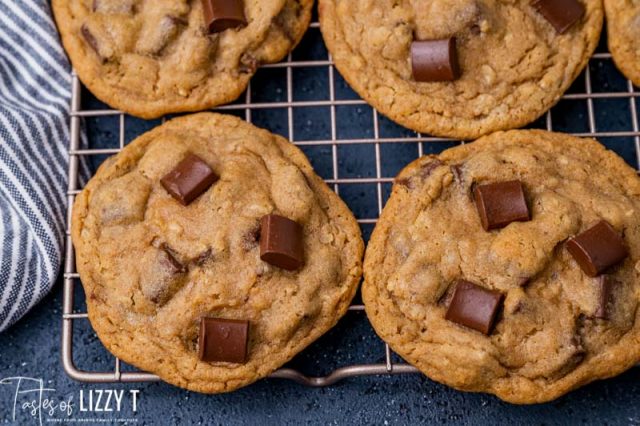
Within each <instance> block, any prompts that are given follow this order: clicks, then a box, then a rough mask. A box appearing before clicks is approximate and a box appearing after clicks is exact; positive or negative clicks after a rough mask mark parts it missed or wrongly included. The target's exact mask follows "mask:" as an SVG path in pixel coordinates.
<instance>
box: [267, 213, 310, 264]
mask: <svg viewBox="0 0 640 426" xmlns="http://www.w3.org/2000/svg"><path fill="white" fill-rule="evenodd" d="M260 259H262V260H263V261H265V262H267V263H270V264H272V265H273V266H277V267H278V268H282V269H286V270H289V271H293V270H295V269H298V268H300V267H301V266H302V264H303V262H304V245H303V241H302V226H300V225H299V224H298V223H297V222H294V221H293V220H291V219H288V218H286V217H284V216H278V215H276V214H270V215H266V216H263V217H262V220H261V221H260Z"/></svg>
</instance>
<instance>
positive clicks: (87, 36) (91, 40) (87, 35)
mask: <svg viewBox="0 0 640 426" xmlns="http://www.w3.org/2000/svg"><path fill="white" fill-rule="evenodd" d="M80 32H81V33H82V37H83V38H84V40H85V41H86V42H87V43H88V44H89V46H91V48H92V49H93V51H94V52H96V53H97V54H98V56H100V49H99V46H98V40H96V38H95V37H94V35H93V34H92V33H91V31H90V30H89V27H87V26H86V25H83V26H82V27H81V28H80Z"/></svg>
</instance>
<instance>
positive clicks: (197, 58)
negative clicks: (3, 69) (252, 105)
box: [52, 0, 313, 118]
mask: <svg viewBox="0 0 640 426" xmlns="http://www.w3.org/2000/svg"><path fill="white" fill-rule="evenodd" d="M52 5H53V12H54V15H55V18H56V22H57V25H58V29H59V31H60V34H61V35H62V42H63V44H64V47H65V49H66V51H67V53H68V54H69V57H70V59H71V62H72V64H73V67H74V68H75V70H76V71H77V73H78V76H79V77H80V79H81V80H82V82H83V83H84V84H85V85H86V86H87V87H88V88H89V90H91V92H93V94H94V95H96V96H97V97H98V98H99V99H100V100H102V101H104V102H106V103H107V104H109V105H110V106H111V107H113V108H116V109H121V110H123V111H126V112H128V113H130V114H132V115H135V116H139V117H142V118H155V117H159V116H161V115H163V114H167V113H172V112H182V111H199V110H203V109H207V108H212V107H214V106H216V105H220V104H224V103H227V102H231V101H233V100H234V99H236V98H237V97H238V96H239V95H240V94H241V93H242V92H243V91H244V89H245V88H246V86H247V84H248V82H249V79H250V78H251V76H253V74H254V73H255V72H256V69H257V67H259V66H260V64H265V63H273V62H277V61H279V60H281V59H282V58H283V57H284V56H286V55H287V54H288V53H289V52H290V51H291V50H292V49H293V48H294V47H295V45H296V44H297V43H298V41H300V39H301V38H302V35H303V34H304V32H305V31H306V29H307V27H308V25H309V21H310V19H311V8H312V6H313V0H53V2H52Z"/></svg>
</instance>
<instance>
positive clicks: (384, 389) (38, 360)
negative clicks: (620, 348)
mask: <svg viewBox="0 0 640 426" xmlns="http://www.w3.org/2000/svg"><path fill="white" fill-rule="evenodd" d="M599 51H606V48H605V42H604V38H603V41H602V42H601V46H600V48H599ZM326 57H327V52H326V49H325V48H324V45H323V43H322V41H321V37H320V34H319V31H318V30H317V29H311V30H310V31H309V33H308V34H307V36H306V37H305V39H304V41H303V42H302V43H301V45H300V46H299V47H298V48H297V49H296V51H295V53H294V58H295V59H300V60H313V59H326ZM590 70H591V73H592V82H593V89H594V92H603V91H616V92H626V91H627V82H626V80H625V79H624V78H623V77H622V76H621V75H620V74H619V72H618V71H617V70H615V68H614V66H613V64H612V62H611V60H609V59H605V60H592V61H591V64H590ZM293 80H294V85H295V87H296V91H295V93H294V100H326V99H328V87H329V86H328V84H329V82H328V73H327V68H326V67H318V68H300V69H298V68H296V69H294V70H293ZM335 85H336V98H337V99H357V98H358V97H357V95H355V93H353V92H352V91H351V90H350V89H349V88H348V86H347V85H346V84H345V83H344V81H343V80H342V78H341V77H340V76H339V75H338V74H337V73H336V75H335ZM584 90H585V80H584V75H583V76H581V77H580V78H579V79H578V80H577V81H576V83H575V84H574V85H573V87H572V89H571V90H570V91H569V93H584ZM636 90H637V89H636ZM83 98H84V100H83V106H84V108H86V109H103V108H106V106H105V105H104V104H102V103H100V102H98V101H97V100H96V99H95V98H93V97H92V96H91V95H90V94H89V93H88V92H86V91H85V92H84V93H83ZM241 99H244V98H241ZM252 99H253V101H254V102H270V101H286V99H287V91H286V71H285V70H284V69H262V70H260V71H259V72H258V74H257V75H256V77H255V78H254V80H253V83H252ZM636 105H637V107H638V109H639V110H640V101H639V100H638V99H636ZM594 107H595V116H596V117H595V118H596V125H597V130H598V131H600V132H604V131H631V130H632V128H631V121H630V110H629V100H628V98H622V99H613V100H611V99H607V100H594ZM229 112H230V113H234V114H237V115H239V116H241V117H244V110H238V111H229ZM552 118H553V124H554V130H557V131H567V132H588V130H589V127H588V119H587V102H586V101H585V100H563V101H561V102H560V104H559V105H558V106H557V107H555V108H554V110H553V115H552ZM118 119H119V118H118V116H113V117H97V118H90V119H87V120H86V123H85V125H86V129H87V131H88V135H89V141H90V144H91V147H94V148H106V147H110V148H113V147H117V144H118V142H117V141H118ZM253 122H254V124H256V125H258V126H261V127H265V128H268V129H270V130H271V131H274V132H276V133H280V134H282V135H284V136H285V137H286V136H288V135H287V109H286V108H283V109H268V110H256V111H254V112H253ZM159 123H160V121H159V120H155V121H144V120H139V119H135V118H132V117H127V118H126V125H127V131H126V139H127V142H129V141H131V140H132V139H134V138H135V137H136V136H137V135H139V134H140V133H142V132H144V131H146V130H148V129H150V128H152V127H154V126H156V125H157V124H159ZM372 124H373V119H372V110H371V108H370V107H368V106H341V107H338V108H337V126H338V134H337V137H338V139H346V138H372V137H373V127H372ZM531 127H539V128H544V127H545V122H544V120H543V119H542V120H539V121H538V122H537V123H535V124H534V125H532V126H531ZM413 135H414V134H413V133H412V132H410V131H408V130H406V129H403V128H401V127H399V126H397V125H395V124H393V123H392V122H390V121H389V120H387V119H385V118H384V117H380V136H381V137H401V136H413ZM294 136H295V137H294V140H296V141H300V140H314V139H322V140H326V139H330V137H331V130H330V110H329V108H328V107H320V108H296V109H295V110H294ZM600 140H601V142H603V143H604V144H605V145H607V146H608V147H609V148H611V149H614V150H615V151H616V152H618V153H619V154H620V155H621V156H623V157H624V158H625V160H626V161H627V162H628V163H629V164H630V165H632V166H634V167H637V161H638V159H637V158H636V152H635V147H634V141H633V138H630V137H614V138H601V139H600ZM455 144H456V143H454V142H429V143H426V142H425V143H423V150H424V153H425V154H427V153H431V152H440V151H441V150H443V149H446V148H448V147H450V146H453V145H455ZM380 149H381V155H382V176H383V177H393V176H394V175H395V174H396V173H397V172H398V171H399V170H400V169H401V168H402V167H403V166H404V165H405V164H407V163H408V162H409V161H411V160H413V159H415V158H416V157H417V155H418V150H417V144H416V143H389V144H382V145H381V147H380ZM303 150H304V151H305V152H306V154H307V155H308V156H309V157H310V159H311V161H312V163H313V165H314V167H315V168H316V171H317V172H318V174H320V175H321V176H322V177H324V178H331V177H333V169H332V157H331V155H332V153H331V146H312V147H303ZM338 159H339V161H338V163H339V164H338V176H339V177H341V178H345V177H354V178H355V177H370V178H373V177H375V151H374V145H373V144H362V145H349V146H345V145H341V146H339V147H338ZM103 160H104V156H91V157H90V161H91V163H92V165H93V167H96V166H97V165H98V164H99V163H100V162H101V161H103ZM389 189H390V185H389V184H384V185H383V196H384V198H385V200H386V197H387V196H388V192H389ZM376 194H377V193H376V185H375V184H345V185H340V195H341V196H342V197H343V199H345V201H346V202H347V203H348V204H349V206H350V207H351V208H352V210H353V211H354V212H355V214H356V215H357V216H358V217H359V218H375V217H377V214H378V211H377V198H376V197H377V195H376ZM371 229H372V225H363V226H362V230H363V233H364V235H365V239H368V237H369V234H370V232H371ZM59 281H60V282H59V283H58V285H57V286H56V287H55V290H54V291H53V293H52V294H51V295H49V296H48V297H47V298H46V299H45V300H44V301H43V302H42V303H40V305H38V306H37V307H36V309H34V311H33V312H31V313H30V314H28V315H27V316H26V317H25V318H24V319H23V320H21V321H20V322H19V323H18V324H16V325H15V326H14V327H12V328H11V329H9V330H8V331H7V332H5V333H4V334H0V379H2V378H5V377H10V376H29V377H35V378H42V379H44V380H45V384H46V385H47V386H49V387H53V388H56V392H55V393H53V394H52V395H54V397H55V398H57V399H63V398H65V397H69V396H73V398H74V401H76V403H77V398H78V392H79V390H80V389H82V390H84V391H85V393H86V392H87V391H88V390H91V389H126V390H129V389H139V390H140V397H139V404H138V412H137V413H133V412H132V411H131V409H130V407H128V406H126V407H125V409H124V410H123V412H122V413H119V414H117V413H116V414H108V413H95V414H88V415H84V414H82V415H81V414H79V413H77V412H76V413H75V414H74V415H73V416H72V417H74V418H77V419H80V418H83V417H88V418H97V419H102V420H109V419H111V420H114V419H118V418H129V417H133V418H135V419H136V420H137V422H138V424H225V425H227V424H304V423H307V424H416V423H442V424H579V423H580V424H640V407H639V404H638V403H639V402H640V397H639V396H638V395H639V393H640V368H634V369H632V370H630V371H628V372H627V373H625V374H622V375H621V376H619V377H617V378H614V379H611V380H607V381H602V382H597V383H593V384H590V385H588V386H585V387H584V388H582V389H579V390H577V391H575V392H573V393H571V394H569V395H567V396H565V397H562V398H560V399H558V400H556V401H554V402H551V403H548V404H542V405H536V406H514V405H510V404H506V403H503V402H501V401H500V400H498V399H497V398H495V397H493V396H489V395H482V394H466V393H461V392H457V391H454V390H452V389H449V388H447V387H445V386H443V385H440V384H438V383H434V382H432V381H430V380H429V379H427V378H425V377H423V376H421V375H417V374H412V375H405V376H394V377H390V376H376V377H361V378H353V379H349V380H345V381H343V382H341V383H338V384H337V385H334V386H331V387H328V388H320V389H313V388H307V387H303V386H300V385H297V384H295V383H292V382H289V381H285V380H277V379H270V380H263V381H260V382H258V383H256V384H254V385H251V386H249V387H247V388H244V389H241V390H239V391H237V392H234V393H231V394H226V395H215V396H212V395H200V394H196V393H192V392H187V391H184V390H181V389H178V388H175V387H172V386H170V385H167V384H164V383H135V384H96V385H90V384H81V383H77V382H74V381H72V380H71V379H69V378H68V377H67V376H66V375H65V374H64V372H63V370H62V365H61V362H60V333H61V323H62V321H61V295H62V283H61V279H60V280H59ZM79 287H80V286H79V285H76V290H77V291H76V307H77V310H78V311H79V312H84V295H83V293H82V291H81V289H80V288H79ZM74 332H75V334H74V349H75V354H74V355H75V363H76V365H77V366H78V368H80V369H85V370H89V371H111V370H113V357H111V356H110V355H109V354H108V353H107V352H106V351H105V349H104V348H103V347H102V345H101V343H100V342H99V340H98V339H97V337H96V336H95V334H94V333H93V331H92V329H91V327H90V325H89V323H88V321H87V320H77V321H76V322H75V327H74ZM394 359H395V360H396V361H398V360H399V359H398V358H397V357H395V358H394ZM380 362H384V346H383V344H382V342H381V341H380V340H379V339H378V338H377V337H376V336H375V334H374V332H373V330H372V328H371V326H370V325H369V323H368V322H367V319H366V317H365V315H364V313H363V312H349V313H348V314H347V315H346V316H345V318H344V319H343V320H342V321H341V322H340V323H339V324H338V326H337V327H336V328H335V329H334V330H332V331H331V332H329V333H328V334H327V335H325V336H324V337H322V338H321V339H320V340H319V341H317V342H316V343H314V344H313V345H312V346H311V347H310V348H308V349H307V350H306V351H304V352H303V353H302V354H300V355H299V356H298V357H296V358H295V359H294V360H293V361H292V362H291V366H293V367H295V368H298V369H300V370H302V371H303V372H305V373H307V374H310V375H323V374H327V373H329V372H330V371H332V370H333V369H334V368H337V367H341V366H346V365H351V364H354V363H380ZM123 368H124V369H125V370H127V369H131V367H128V366H126V365H125V366H124V367H123ZM13 396H14V393H13V388H12V387H11V386H0V422H4V423H9V424H11V423H12V421H11V406H12V403H13ZM21 400H22V399H21ZM56 417H58V418H62V417H61V416H60V415H58V416H56ZM16 423H17V424H36V423H35V422H34V420H33V419H30V418H28V417H26V416H25V414H24V413H19V414H18V419H17V421H16Z"/></svg>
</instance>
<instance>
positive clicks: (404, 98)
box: [319, 0, 603, 139]
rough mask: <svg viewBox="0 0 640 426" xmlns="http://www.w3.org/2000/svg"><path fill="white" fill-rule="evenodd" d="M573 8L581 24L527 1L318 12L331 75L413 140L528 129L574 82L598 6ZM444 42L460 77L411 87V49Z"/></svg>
mask: <svg viewBox="0 0 640 426" xmlns="http://www.w3.org/2000/svg"><path fill="white" fill-rule="evenodd" d="M543 2H545V3H547V4H551V5H552V7H553V5H554V4H555V2H554V1H550V0H543ZM573 2H574V3H575V2H577V3H576V4H577V6H576V7H577V8H578V11H577V13H578V15H575V16H579V17H578V18H577V21H575V22H572V21H569V23H570V24H571V25H569V23H564V22H559V21H558V19H548V18H546V17H545V15H544V14H543V13H541V12H540V11H539V10H538V9H536V7H534V5H533V4H532V1H531V0H516V1H505V0H463V1H457V0H456V1H454V0H434V1H422V0H402V1H395V0H320V2H319V11H320V25H321V29H322V34H323V36H324V40H325V42H326V44H327V46H328V48H329V51H330V52H331V54H332V56H333V59H334V61H335V64H336V67H337V68H338V70H339V71H340V73H341V74H342V76H343V77H344V78H345V79H346V80H347V81H348V82H349V84H350V85H351V87H353V88H354V90H355V91H356V92H358V93H359V94H360V96H362V97H363V98H364V99H365V100H366V101H367V102H369V103H370V104H371V105H372V106H373V107H375V108H376V109H377V110H379V111H380V112H381V113H383V114H385V115H387V116H388V117H389V118H391V119H392V120H394V121H396V122H398V123H400V124H402V125H403V126H406V127H408V128H410V129H413V130H415V131H418V132H424V133H429V134H433V135H438V136H444V137H452V138H462V139H473V138H477V137H479V136H482V135H485V134H488V133H490V132H493V131H496V130H505V129H511V128H515V127H521V126H524V125H526V124H528V123H530V122H532V121H534V120H535V119H537V118H538V117H540V116H541V115H542V114H543V113H545V112H546V111H547V110H548V109H549V108H551V107H552V106H553V105H555V104H556V102H558V100H559V99H560V97H561V96H562V94H563V93H564V91H565V90H567V89H568V88H569V86H570V85H571V83H572V82H573V81H574V79H575V78H576V77H577V76H578V75H579V74H580V72H581V71H582V69H583V68H584V66H585V65H586V64H587V62H588V60H589V57H590V56H591V54H592V53H593V51H594V49H595V48H596V45H597V43H598V39H599V37H600V31H601V28H602V21H603V7H602V2H601V1H600V0H573ZM533 3H535V2H533ZM580 10H582V11H583V13H582V14H581V15H580V14H579V13H580ZM547 16H551V18H554V16H552V15H547ZM567 25H569V26H568V27H567ZM559 31H562V33H560V32H559ZM450 37H455V38H456V46H457V56H456V59H457V62H458V63H459V67H460V77H459V78H458V79H457V80H455V81H436V82H418V81H416V78H415V77H414V74H413V72H412V59H411V45H412V43H413V42H414V41H419V40H423V41H424V40H440V39H448V38H450ZM434 55H435V54H434ZM435 56H437V55H435ZM420 74H422V73H420ZM443 76H447V78H451V77H452V76H455V73H451V74H446V73H445V74H443Z"/></svg>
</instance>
